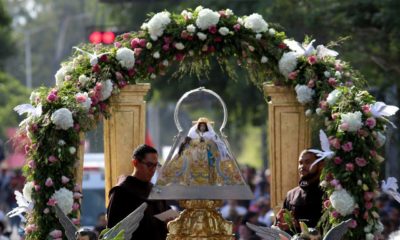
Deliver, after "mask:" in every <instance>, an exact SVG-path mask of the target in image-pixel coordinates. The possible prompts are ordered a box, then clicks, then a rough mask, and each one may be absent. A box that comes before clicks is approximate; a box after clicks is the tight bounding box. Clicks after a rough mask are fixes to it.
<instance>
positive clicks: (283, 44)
mask: <svg viewBox="0 0 400 240" xmlns="http://www.w3.org/2000/svg"><path fill="white" fill-rule="evenodd" d="M278 48H280V49H285V48H287V46H286V44H285V43H283V42H282V43H280V44H279V45H278Z"/></svg>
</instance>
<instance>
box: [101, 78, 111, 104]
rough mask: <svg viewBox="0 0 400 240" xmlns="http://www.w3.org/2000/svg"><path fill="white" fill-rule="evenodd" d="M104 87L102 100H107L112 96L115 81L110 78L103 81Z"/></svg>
mask: <svg viewBox="0 0 400 240" xmlns="http://www.w3.org/2000/svg"><path fill="white" fill-rule="evenodd" d="M101 85H102V88H101V98H100V100H101V101H104V100H106V99H107V98H109V97H110V96H111V93H112V90H113V83H112V82H111V80H110V79H107V80H106V81H102V82H101Z"/></svg>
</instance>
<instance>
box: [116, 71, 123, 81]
mask: <svg viewBox="0 0 400 240" xmlns="http://www.w3.org/2000/svg"><path fill="white" fill-rule="evenodd" d="M115 78H116V79H117V80H118V81H122V80H124V76H123V75H122V73H120V72H115Z"/></svg>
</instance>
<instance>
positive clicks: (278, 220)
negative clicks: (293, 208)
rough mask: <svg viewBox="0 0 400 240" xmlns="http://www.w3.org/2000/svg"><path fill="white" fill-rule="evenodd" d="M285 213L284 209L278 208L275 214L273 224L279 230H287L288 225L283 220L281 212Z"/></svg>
mask: <svg viewBox="0 0 400 240" xmlns="http://www.w3.org/2000/svg"><path fill="white" fill-rule="evenodd" d="M284 213H285V209H283V208H282V209H281V210H279V212H278V213H277V214H276V222H275V225H276V226H278V227H279V228H280V229H281V230H283V231H287V230H289V225H288V224H287V223H286V222H285V218H284V217H283V214H284Z"/></svg>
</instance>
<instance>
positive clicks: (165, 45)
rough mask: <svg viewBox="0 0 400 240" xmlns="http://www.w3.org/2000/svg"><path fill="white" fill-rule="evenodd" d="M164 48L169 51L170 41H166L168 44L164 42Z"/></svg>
mask: <svg viewBox="0 0 400 240" xmlns="http://www.w3.org/2000/svg"><path fill="white" fill-rule="evenodd" d="M162 49H163V50H164V51H166V52H167V51H169V43H166V44H164V45H163V46H162Z"/></svg>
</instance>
